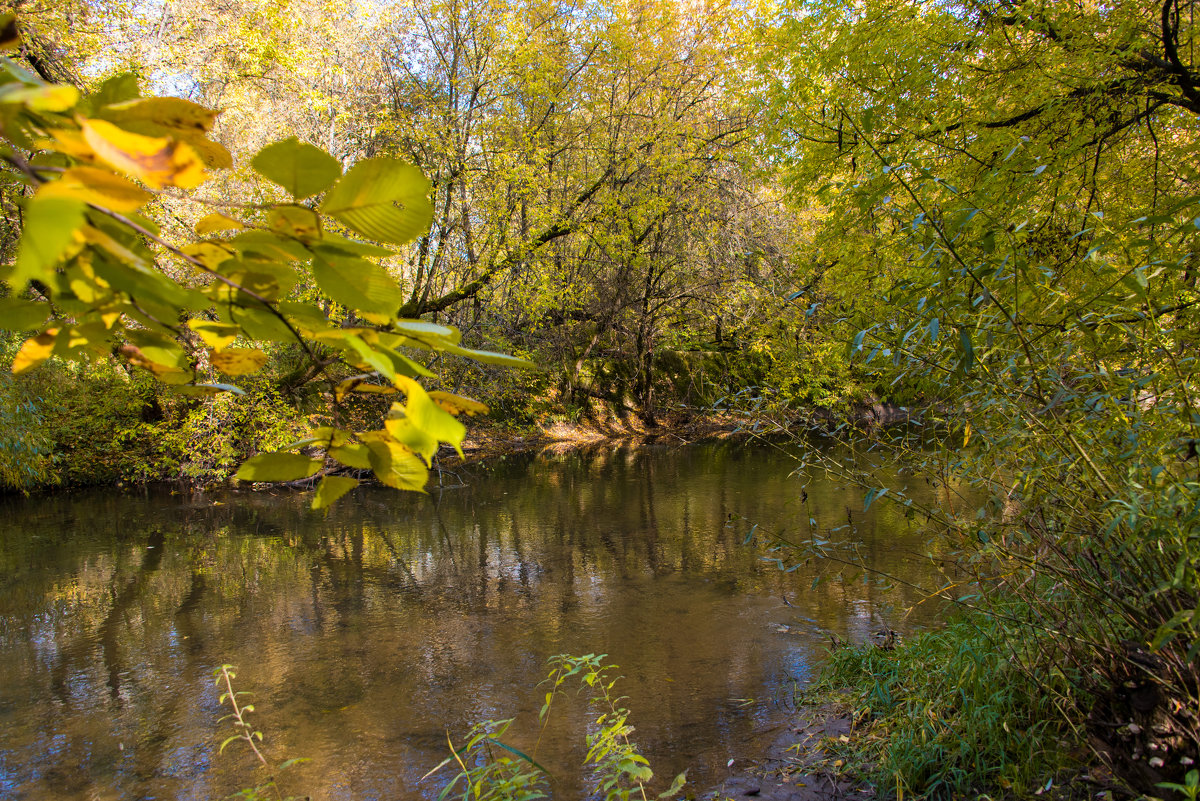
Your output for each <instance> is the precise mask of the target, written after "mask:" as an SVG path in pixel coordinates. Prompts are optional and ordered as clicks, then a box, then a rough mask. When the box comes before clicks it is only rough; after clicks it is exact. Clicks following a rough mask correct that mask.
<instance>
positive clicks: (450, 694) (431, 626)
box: [0, 443, 937, 801]
mask: <svg viewBox="0 0 1200 801" xmlns="http://www.w3.org/2000/svg"><path fill="white" fill-rule="evenodd" d="M795 466H796V465H795V462H794V460H793V459H792V457H791V456H789V455H788V454H787V453H786V452H784V451H782V450H780V449H776V448H764V447H751V446H747V445H745V444H731V443H722V444H713V445H701V446H688V447H667V446H642V447H632V446H631V447H619V448H605V449H597V450H590V451H575V452H570V453H563V454H552V453H544V454H540V455H538V454H523V455H517V456H509V457H507V458H505V459H494V460H491V461H487V462H484V463H482V464H476V465H470V466H466V467H460V468H457V470H456V471H455V472H450V471H446V472H443V473H442V474H441V477H440V478H441V484H442V486H441V488H438V487H436V486H435V487H431V491H430V493H429V494H428V495H417V494H413V493H408V494H401V493H397V492H394V491H389V490H384V489H361V490H359V491H356V492H355V493H353V494H352V495H350V496H348V497H347V498H346V499H344V500H343V501H341V502H340V503H339V504H338V505H337V506H336V507H335V508H334V509H332V510H331V511H329V512H328V513H322V512H312V511H310V510H309V509H308V508H307V504H308V502H309V500H310V498H309V496H306V495H304V494H302V493H295V492H288V491H283V490H269V491H250V490H240V491H233V490H221V491H210V492H193V491H190V490H189V491H177V492H172V491H170V490H164V489H143V490H127V491H119V490H115V489H94V490H87V491H80V492H71V493H65V492H64V493H60V494H53V495H46V496H40V497H33V498H28V499H23V498H19V497H11V498H7V499H4V500H3V501H0V516H2V519H0V797H3V798H5V799H11V800H12V801H42V800H43V799H46V800H48V799H55V800H56V801H76V800H78V801H84V799H87V800H88V801H95V800H97V799H99V800H105V799H151V798H163V799H215V798H222V797H225V796H227V795H229V794H230V793H232V792H235V791H237V790H238V789H239V788H241V787H244V786H248V785H250V784H252V783H253V782H255V781H256V780H257V779H260V778H261V774H260V773H257V772H256V770H255V766H254V763H253V762H252V759H251V756H250V755H249V753H248V751H247V750H246V749H245V748H243V747H240V746H241V744H240V743H234V744H232V745H230V746H229V747H228V748H227V749H226V750H225V751H224V753H221V754H218V746H219V744H220V742H221V740H222V739H224V737H225V736H227V735H228V734H229V733H231V730H230V728H229V724H228V722H218V719H219V718H220V717H221V716H222V715H223V714H225V712H226V711H227V709H224V708H222V707H221V706H220V705H219V704H218V695H217V691H216V690H215V689H214V687H213V670H214V669H215V668H217V667H219V666H220V665H221V664H224V663H231V664H234V665H237V666H238V678H237V683H236V684H237V688H238V689H239V690H246V691H249V692H252V693H253V695H252V696H249V697H248V698H249V699H250V700H251V701H252V703H253V704H254V706H255V712H254V713H253V714H252V715H251V720H252V721H253V722H254V723H255V725H256V727H257V728H259V729H260V730H261V731H262V732H263V733H264V741H263V742H264V749H265V751H266V752H267V753H268V754H269V755H270V756H271V758H272V759H274V760H277V761H281V760H283V759H287V758H294V757H304V758H307V759H308V760H309V761H308V762H306V763H303V764H300V765H297V766H295V767H293V768H289V769H288V770H287V771H285V772H284V774H283V775H282V776H281V779H282V786H283V789H284V791H285V792H287V793H291V794H296V795H311V796H312V797H313V798H314V799H395V800H398V801H407V800H408V799H432V798H436V797H437V794H438V791H439V789H440V788H441V786H442V783H443V782H444V781H445V778H440V777H439V776H434V777H430V778H427V779H425V780H423V781H422V780H421V777H422V776H423V775H424V774H425V773H426V771H428V770H429V769H430V768H431V767H433V766H434V765H436V764H437V763H438V762H440V761H441V760H442V759H443V758H444V757H445V756H447V755H448V753H449V751H448V746H447V736H449V737H451V738H453V739H455V741H456V742H457V741H459V740H461V737H462V735H463V734H464V732H465V731H466V730H467V728H468V727H469V725H470V723H471V722H473V721H480V720H488V719H502V718H510V717H515V718H516V719H517V720H516V722H515V723H514V724H513V727H512V729H511V730H510V733H509V741H510V742H511V744H512V745H513V746H514V747H516V748H520V749H525V750H527V751H532V749H533V748H534V746H535V744H536V742H537V739H538V725H539V724H538V720H537V712H538V709H539V707H540V706H541V704H542V702H543V701H544V694H545V688H544V687H542V688H539V687H538V686H537V685H538V682H539V681H541V679H543V678H544V677H545V675H546V673H547V671H548V667H547V664H546V660H547V659H548V658H549V657H551V656H553V655H554V654H559V653H574V654H584V653H606V654H608V655H609V657H608V661H610V662H613V663H615V664H617V665H619V670H618V671H617V672H618V673H619V675H621V676H623V677H624V678H623V679H622V680H621V681H620V683H619V684H618V686H617V689H618V690H619V691H620V693H621V694H623V695H625V696H627V700H626V701H625V704H626V705H627V706H628V707H629V708H630V709H631V710H632V717H631V723H632V724H633V725H634V726H636V732H635V734H634V735H633V738H634V739H635V740H636V741H637V743H638V744H639V746H640V747H641V749H642V751H643V752H644V753H645V754H646V755H647V756H648V757H649V759H650V760H651V764H652V766H653V767H654V769H655V772H656V779H655V782H656V784H655V786H654V787H655V789H659V788H660V785H661V786H665V784H666V783H667V782H669V781H670V779H671V777H672V776H674V775H675V774H676V773H677V772H679V771H682V770H684V769H685V768H690V769H691V773H690V774H689V775H690V776H691V778H692V779H693V781H694V782H696V783H697V784H698V785H700V786H703V785H704V784H706V783H712V782H714V781H719V780H720V778H722V770H723V769H724V765H725V764H726V762H727V761H728V760H729V759H730V758H734V757H738V756H746V753H745V751H746V750H747V749H748V748H750V745H749V743H750V742H751V741H752V739H753V736H754V734H755V732H756V731H762V730H763V729H765V728H769V727H770V726H771V725H773V724H774V723H775V722H777V721H778V720H779V719H780V718H781V716H782V715H783V714H784V713H785V712H786V710H787V709H788V707H789V705H790V704H791V702H792V697H793V692H794V690H795V689H796V688H797V687H798V686H803V685H804V684H805V683H806V682H808V681H809V680H811V678H812V677H813V675H814V671H815V670H816V669H818V667H819V665H820V663H821V660H822V658H823V656H824V654H825V651H826V648H827V646H828V643H829V634H830V633H834V634H837V635H838V636H840V637H842V638H849V639H852V640H858V641H861V640H863V639H865V638H867V637H869V636H870V635H871V633H872V632H874V631H875V630H877V629H879V628H880V627H881V626H883V625H888V626H890V627H892V628H895V629H898V630H900V631H907V630H910V629H912V628H913V627H916V626H921V625H928V624H930V623H931V622H932V620H933V616H934V615H935V614H936V610H935V609H933V608H932V604H918V601H920V600H921V598H922V595H921V593H920V592H919V591H918V590H916V589H913V588H911V587H909V586H908V585H907V584H906V583H905V582H912V583H915V584H925V585H930V584H936V583H937V578H936V571H935V570H934V569H933V567H932V566H931V564H930V563H929V562H928V560H927V559H925V558H923V557H922V556H921V554H923V553H924V552H925V551H926V549H927V547H928V546H927V540H929V538H930V536H929V533H928V532H926V531H924V530H923V529H922V527H921V526H920V525H919V523H918V522H916V521H913V520H911V519H906V518H905V517H904V515H902V514H900V513H899V512H898V511H897V510H895V509H894V508H891V507H888V506H887V505H886V504H878V503H877V504H875V505H874V506H873V507H872V508H871V510H870V511H869V512H866V513H864V510H863V494H862V492H861V490H856V489H848V488H845V487H841V486H839V485H838V484H837V483H836V482H833V481H831V480H829V479H828V478H824V477H817V478H813V477H811V476H810V477H809V478H808V479H807V480H802V479H801V478H800V477H798V476H796V475H794V474H793V471H794V469H795ZM891 480H892V481H894V482H896V483H897V484H910V483H913V484H917V483H919V482H913V480H912V479H906V478H904V477H902V476H899V475H896V474H893V475H892V477H891ZM911 491H912V492H913V494H915V495H917V496H918V497H921V496H922V493H924V497H926V499H932V493H933V490H932V489H931V488H928V487H923V486H913V487H912V489H911ZM754 524H758V525H759V526H760V528H759V529H757V530H756V531H755V534H756V536H761V532H762V531H764V530H771V531H781V532H785V533H788V534H789V535H790V536H808V534H809V533H810V527H812V528H811V531H812V532H815V533H818V534H820V536H822V537H823V538H826V539H829V540H830V541H832V542H833V543H835V544H837V543H838V542H839V541H841V540H845V541H846V542H844V543H843V544H853V545H854V546H855V547H856V548H857V549H858V554H859V556H858V558H859V559H861V560H862V561H863V562H864V563H866V564H868V565H869V566H871V567H872V568H873V569H875V570H880V571H883V572H886V573H888V574H891V575H892V576H895V577H898V578H899V579H901V580H900V581H898V582H897V581H893V582H890V583H887V582H885V583H880V582H878V581H875V580H873V579H872V575H873V574H872V573H866V574H864V573H862V571H859V570H839V569H838V567H837V566H836V565H833V564H830V563H826V562H821V561H812V562H810V563H807V564H800V565H799V566H798V567H796V568H795V569H794V570H792V571H791V572H784V571H782V570H780V569H779V567H778V566H777V565H776V564H773V563H772V562H771V561H769V559H770V558H773V557H775V556H778V555H779V554H776V553H772V552H770V551H768V550H766V549H765V548H764V547H763V546H762V545H760V544H758V543H752V544H749V545H746V544H744V542H745V540H746V535H747V533H748V532H750V531H751V528H752V526H753V525H754ZM839 538H840V539H839ZM785 564H787V565H789V566H791V564H792V563H790V562H785ZM818 578H819V579H820V580H818V581H816V582H814V580H815V579H818ZM914 605H915V606H916V611H915V612H913V613H911V614H908V615H906V614H905V611H906V610H908V609H909V608H910V607H913V606H914ZM589 719H590V718H589V712H588V709H587V705H586V702H585V699H584V698H582V697H576V696H575V695H574V693H572V694H570V695H568V696H564V697H562V698H560V699H558V700H556V701H555V704H554V707H553V709H552V711H551V714H550V718H549V723H548V725H547V727H546V730H545V732H544V734H542V736H541V744H540V746H539V747H538V761H539V762H541V763H542V764H544V765H545V766H546V767H547V768H549V769H550V771H551V773H552V775H553V776H554V790H555V797H556V798H561V799H576V798H580V797H584V796H586V794H587V789H586V783H587V777H586V776H582V775H581V774H580V770H579V768H578V764H579V763H580V762H581V760H582V758H583V754H584V751H585V747H584V745H583V733H584V731H585V730H586V728H587V725H588V721H589Z"/></svg>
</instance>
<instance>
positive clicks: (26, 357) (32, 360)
mask: <svg viewBox="0 0 1200 801" xmlns="http://www.w3.org/2000/svg"><path fill="white" fill-rule="evenodd" d="M57 340H58V329H57V328H49V329H47V330H45V331H43V332H42V333H40V334H38V335H37V336H35V337H30V338H29V339H27V340H25V344H24V345H22V346H21V349H20V350H19V351H17V355H16V357H15V358H14V359H13V363H12V371H13V374H14V375H21V374H22V373H28V372H29V371H30V370H32V369H33V368H35V367H37V366H38V365H39V364H41V363H42V362H44V361H46V359H49V358H50V355H51V354H52V353H54V344H55V342H56V341H57Z"/></svg>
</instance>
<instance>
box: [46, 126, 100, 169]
mask: <svg viewBox="0 0 1200 801" xmlns="http://www.w3.org/2000/svg"><path fill="white" fill-rule="evenodd" d="M47 133H49V134H50V138H49V139H39V140H37V141H36V142H34V147H37V148H39V149H42V150H56V151H58V152H59V153H62V154H63V155H65V156H70V157H71V158H73V159H78V160H79V161H82V162H85V163H87V164H95V163H96V151H94V150H92V146H91V145H89V144H88V143H87V142H86V141H85V140H84V138H83V134H82V133H80V132H79V131H72V130H70V129H65V128H58V129H55V130H51V131H47Z"/></svg>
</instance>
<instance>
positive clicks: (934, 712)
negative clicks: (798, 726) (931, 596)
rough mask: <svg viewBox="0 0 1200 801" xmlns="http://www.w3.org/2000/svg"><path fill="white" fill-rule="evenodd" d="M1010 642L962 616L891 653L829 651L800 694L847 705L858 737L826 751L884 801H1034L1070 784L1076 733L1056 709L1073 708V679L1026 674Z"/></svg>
mask: <svg viewBox="0 0 1200 801" xmlns="http://www.w3.org/2000/svg"><path fill="white" fill-rule="evenodd" d="M1023 636H1024V633H1023ZM1045 636H1047V637H1048V636H1050V635H1045ZM1014 641H1019V638H1014V637H1013V634H1012V632H1009V631H1007V630H1006V624H1005V623H1003V622H1001V621H998V620H996V619H995V618H990V617H985V616H983V615H971V616H966V617H962V618H959V619H957V620H956V621H954V622H952V623H950V624H949V625H947V626H946V627H944V628H941V629H938V630H935V631H928V632H924V633H921V634H918V635H916V636H914V637H913V638H911V639H910V640H908V641H905V642H904V643H903V644H901V645H900V646H898V647H896V648H894V649H891V650H885V649H883V648H880V647H877V646H876V645H873V644H869V643H868V644H865V645H860V646H851V645H845V646H841V647H837V648H835V649H834V650H833V652H832V654H831V656H830V661H829V664H828V667H827V669H826V671H825V672H824V674H823V675H822V677H821V680H820V682H819V683H818V684H817V685H814V687H813V688H812V689H810V690H809V693H810V695H813V696H814V697H816V696H828V695H830V694H833V693H844V694H845V698H844V699H845V701H846V702H847V703H848V704H849V706H850V708H851V711H852V714H853V715H854V717H855V719H856V720H857V721H858V722H859V724H860V727H861V731H862V734H861V735H859V736H857V737H853V738H851V739H850V740H849V742H848V743H847V742H835V743H833V744H832V747H833V748H834V749H835V750H836V751H838V755H839V756H841V757H843V758H844V759H845V761H846V763H847V764H848V765H849V766H851V769H852V770H857V771H858V772H859V774H860V775H859V776H858V777H857V778H859V779H862V780H864V781H866V782H868V783H870V784H872V785H874V786H876V787H877V788H879V792H880V793H881V794H883V795H884V796H894V797H897V798H903V797H905V796H919V797H926V798H963V797H975V796H978V795H980V794H982V793H983V792H985V791H989V792H994V791H995V790H996V789H997V788H999V789H1000V790H1002V791H1004V792H1005V793H1008V794H1011V795H1012V796H1015V797H1024V796H1032V795H1034V794H1038V795H1042V794H1045V793H1046V792H1047V791H1049V790H1051V789H1052V788H1054V786H1055V785H1056V784H1061V783H1062V780H1063V779H1064V778H1066V777H1067V776H1069V775H1071V773H1072V771H1071V766H1072V763H1073V758H1074V757H1075V756H1076V755H1077V752H1076V751H1075V747H1076V746H1077V745H1078V744H1079V743H1080V742H1081V740H1080V738H1081V732H1080V731H1077V730H1073V729H1072V728H1071V727H1070V725H1069V724H1067V723H1066V722H1065V718H1064V716H1063V715H1062V714H1061V708H1062V707H1063V706H1064V705H1068V706H1076V705H1078V704H1079V699H1072V698H1071V697H1070V695H1071V693H1072V692H1073V690H1072V687H1073V686H1076V685H1077V682H1078V679H1077V678H1076V677H1072V676H1070V675H1068V674H1067V673H1066V672H1063V671H1061V670H1057V671H1049V672H1046V673H1037V674H1035V673H1033V672H1031V671H1029V670H1027V669H1026V667H1025V665H1027V664H1028V656H1027V655H1026V654H1019V653H1014V652H1013V651H1012V650H1011V648H1010V645H1011V643H1012V642H1014ZM1025 645H1026V646H1027V647H1029V648H1030V649H1032V650H1036V649H1037V648H1038V647H1039V644H1038V643H1035V642H1026V643H1025Z"/></svg>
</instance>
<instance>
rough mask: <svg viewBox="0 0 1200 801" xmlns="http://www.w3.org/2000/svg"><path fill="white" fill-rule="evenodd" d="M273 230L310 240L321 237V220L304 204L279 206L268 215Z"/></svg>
mask: <svg viewBox="0 0 1200 801" xmlns="http://www.w3.org/2000/svg"><path fill="white" fill-rule="evenodd" d="M267 219H268V221H269V223H270V225H271V230H273V231H275V232H276V233H280V234H283V235H285V236H291V237H295V238H296V239H299V240H302V241H305V242H308V241H313V240H317V239H320V238H321V220H320V218H319V217H318V216H317V213H316V212H315V211H313V210H312V209H309V208H305V207H304V206H277V207H275V208H273V209H271V213H270V215H268V218H267Z"/></svg>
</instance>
